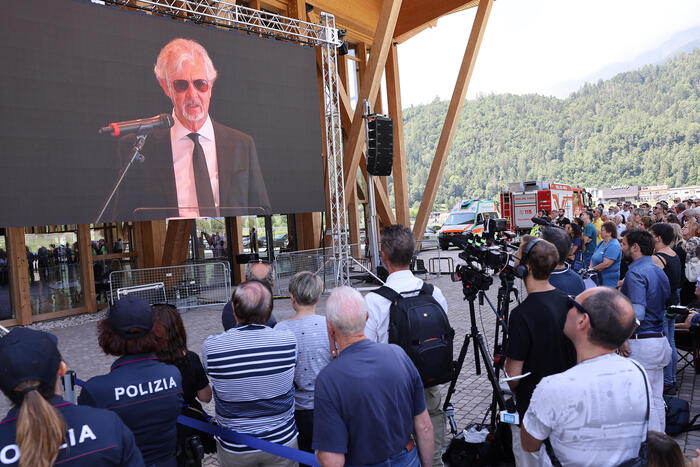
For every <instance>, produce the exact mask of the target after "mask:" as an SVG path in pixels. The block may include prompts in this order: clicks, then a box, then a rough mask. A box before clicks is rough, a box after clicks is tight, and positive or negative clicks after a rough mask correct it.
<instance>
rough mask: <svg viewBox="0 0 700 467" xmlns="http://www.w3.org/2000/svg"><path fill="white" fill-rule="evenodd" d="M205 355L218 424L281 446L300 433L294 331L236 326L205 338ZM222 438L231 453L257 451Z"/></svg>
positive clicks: (222, 444) (204, 361)
mask: <svg viewBox="0 0 700 467" xmlns="http://www.w3.org/2000/svg"><path fill="white" fill-rule="evenodd" d="M202 356H203V363H204V368H205V369H206V370H207V374H209V378H210V380H211V385H212V388H213V390H214V391H213V392H214V402H215V407H216V421H217V422H218V423H219V425H221V426H223V427H226V428H231V429H233V430H236V431H238V432H241V433H246V434H250V435H253V436H256V437H258V438H261V439H264V440H266V441H271V442H275V443H279V444H287V443H289V442H290V441H292V440H293V439H294V438H295V437H296V436H297V429H296V425H295V423H294V369H295V363H296V358H297V351H296V339H295V338H294V334H292V333H291V332H289V331H278V330H276V329H271V328H268V327H267V326H263V325H259V324H250V325H246V326H242V327H238V328H232V329H229V330H228V331H226V332H224V333H222V334H218V335H216V336H209V337H207V339H206V340H205V341H204V344H203V345H202ZM219 442H220V443H221V446H222V447H223V448H224V449H226V450H228V451H231V452H252V451H255V449H252V448H250V447H248V446H245V445H242V444H235V443H229V442H228V441H224V440H222V439H219Z"/></svg>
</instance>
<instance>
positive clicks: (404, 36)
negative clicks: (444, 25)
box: [394, 19, 438, 44]
mask: <svg viewBox="0 0 700 467" xmlns="http://www.w3.org/2000/svg"><path fill="white" fill-rule="evenodd" d="M437 23H438V20H436V19H434V20H432V21H429V22H427V23H425V24H424V25H422V26H421V27H419V28H416V29H411V30H410V31H408V32H405V33H403V34H400V35H394V42H396V43H397V44H403V43H404V42H406V41H407V40H409V39H410V38H411V37H413V36H415V35H417V34H419V33H421V32H423V31H425V30H426V29H428V28H434V27H435V26H437Z"/></svg>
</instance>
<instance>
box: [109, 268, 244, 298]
mask: <svg viewBox="0 0 700 467" xmlns="http://www.w3.org/2000/svg"><path fill="white" fill-rule="evenodd" d="M109 292H110V293H109V296H110V302H111V303H114V301H115V300H117V299H119V298H121V297H123V296H125V295H136V296H138V297H141V298H143V299H144V300H146V301H147V302H148V303H150V304H151V305H152V304H154V303H170V304H172V305H175V306H176V307H178V308H180V309H183V308H194V307H198V306H206V305H216V304H225V303H227V302H228V301H229V300H230V299H231V268H230V266H229V264H228V262H225V261H219V262H206V263H196V264H185V265H184V266H170V267H164V268H147V269H131V270H123V271H112V272H111V273H110V274H109Z"/></svg>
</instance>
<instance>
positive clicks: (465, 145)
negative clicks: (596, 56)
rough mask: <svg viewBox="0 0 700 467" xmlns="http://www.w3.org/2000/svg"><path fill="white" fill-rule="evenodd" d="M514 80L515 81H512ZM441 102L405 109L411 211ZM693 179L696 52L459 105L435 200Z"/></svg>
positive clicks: (697, 179)
mask: <svg viewBox="0 0 700 467" xmlns="http://www.w3.org/2000/svg"><path fill="white" fill-rule="evenodd" d="M513 79H517V77H514V78H513ZM448 104H449V103H448V102H446V101H439V100H437V99H436V100H435V101H434V102H432V103H430V104H427V105H421V106H412V107H410V108H408V109H404V114H403V115H404V134H405V142H406V155H407V161H408V177H409V180H408V189H409V199H410V205H411V206H412V207H414V208H415V207H417V206H418V204H419V203H420V199H421V198H422V195H423V189H424V188H425V183H426V180H427V177H428V172H429V170H430V164H431V162H432V160H433V157H434V155H435V148H436V146H437V143H438V139H439V138H440V131H441V130H442V126H443V123H444V120H445V114H446V112H447V107H448ZM523 180H548V181H558V182H561V183H570V184H576V185H581V186H586V187H601V188H602V187H609V186H614V185H655V184H668V185H670V186H682V185H695V184H700V49H695V50H694V51H693V52H691V53H687V54H680V55H677V56H676V57H674V58H673V59H671V60H669V61H667V62H665V63H663V64H662V65H650V66H646V67H644V68H642V69H640V70H638V71H631V72H627V73H621V74H619V75H617V76H615V77H614V78H612V79H610V80H607V81H599V82H598V83H597V84H587V85H585V86H584V87H583V88H581V89H580V90H579V91H578V92H576V93H573V94H571V96H569V97H568V98H567V99H557V98H554V97H545V96H540V95H534V94H530V95H510V94H505V95H489V96H485V97H480V98H478V99H475V100H469V101H467V102H466V103H465V105H464V108H463V110H462V115H461V117H460V121H459V125H458V127H457V131H456V134H455V138H454V142H453V144H452V148H451V150H450V154H449V157H448V160H447V165H446V167H445V171H444V174H443V177H442V182H441V185H440V188H439V191H438V194H437V198H436V201H435V203H436V208H437V207H438V205H444V207H447V206H451V205H452V204H453V203H454V202H455V201H456V200H457V199H461V198H478V197H488V196H494V195H496V194H497V193H498V187H499V186H500V185H502V184H506V183H509V182H515V181H523Z"/></svg>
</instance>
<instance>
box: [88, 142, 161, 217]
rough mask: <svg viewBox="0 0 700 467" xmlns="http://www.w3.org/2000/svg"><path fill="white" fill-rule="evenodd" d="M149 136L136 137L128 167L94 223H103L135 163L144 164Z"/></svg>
mask: <svg viewBox="0 0 700 467" xmlns="http://www.w3.org/2000/svg"><path fill="white" fill-rule="evenodd" d="M147 136H148V134H145V135H136V141H134V146H133V147H132V148H131V156H129V160H128V162H127V163H126V165H125V166H124V167H122V171H121V174H120V175H119V178H118V179H117V182H116V183H115V184H114V187H113V188H112V192H111V193H110V194H109V196H108V197H107V201H105V204H104V205H103V206H102V210H101V211H100V214H98V216H97V219H96V220H95V222H94V223H95V224H99V223H100V222H101V221H102V216H103V215H104V213H105V211H106V210H107V206H109V203H110V202H112V198H113V197H114V194H115V193H116V192H117V189H119V185H121V184H122V180H124V176H126V172H127V171H128V170H129V169H130V168H131V165H132V164H133V163H134V161H139V162H143V161H144V160H145V159H146V158H145V157H144V155H143V154H141V149H143V145H144V144H145V143H146V137H147Z"/></svg>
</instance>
